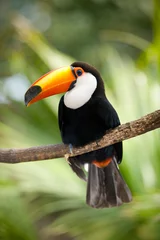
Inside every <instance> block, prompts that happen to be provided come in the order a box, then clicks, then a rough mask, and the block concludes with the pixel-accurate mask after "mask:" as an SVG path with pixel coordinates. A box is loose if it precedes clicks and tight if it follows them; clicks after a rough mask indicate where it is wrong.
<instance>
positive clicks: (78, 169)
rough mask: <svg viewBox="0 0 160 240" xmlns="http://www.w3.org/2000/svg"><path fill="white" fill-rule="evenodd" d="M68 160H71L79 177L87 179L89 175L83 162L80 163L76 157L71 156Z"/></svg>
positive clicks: (70, 162)
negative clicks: (86, 173) (85, 171)
mask: <svg viewBox="0 0 160 240" xmlns="http://www.w3.org/2000/svg"><path fill="white" fill-rule="evenodd" d="M68 162H69V165H70V167H71V168H72V170H73V172H75V173H76V174H77V176H78V177H79V178H81V179H82V180H84V181H87V177H86V175H85V173H84V171H83V169H82V168H83V166H82V164H80V163H79V162H78V161H77V159H76V157H70V158H69V159H68Z"/></svg>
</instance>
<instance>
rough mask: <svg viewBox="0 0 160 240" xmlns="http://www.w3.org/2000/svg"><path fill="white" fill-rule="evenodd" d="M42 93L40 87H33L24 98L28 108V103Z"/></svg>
mask: <svg viewBox="0 0 160 240" xmlns="http://www.w3.org/2000/svg"><path fill="white" fill-rule="evenodd" d="M40 92H42V88H41V87H40V86H33V87H30V88H29V89H28V91H27V92H26V93H25V96H24V102H25V105H26V106H27V105H28V103H29V102H30V101H31V100H32V99H33V98H35V97H36V96H37V95H38V94H39V93H40Z"/></svg>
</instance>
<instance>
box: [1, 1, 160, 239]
mask: <svg viewBox="0 0 160 240" xmlns="http://www.w3.org/2000/svg"><path fill="white" fill-rule="evenodd" d="M74 60H81V61H86V62H88V63H90V64H93V65H94V66H95V67H96V68H97V69H98V70H99V71H100V72H101V74H102V76H103V79H104V80H105V87H106V95H107V97H108V98H109V100H110V101H111V103H112V104H113V105H114V107H115V108H116V110H117V111H118V114H119V116H120V119H121V122H122V123H125V122H127V121H131V120H135V119H137V118H139V117H141V116H143V115H145V114H147V113H150V112H152V111H154V110H157V109H159V106H160V2H159V0H154V1H152V0H134V1H133V0H127V1H126V0H87V1H85V0H81V1H76V0H75V1H74V0H67V1H65V0H46V1H42V0H26V1H25V0H24V1H21V0H13V1H9V0H5V1H4V0H1V3H0V148H14V147H16V148H21V147H29V146H36V145H42V144H55V143H59V142H61V139H60V133H59V130H58V124H57V108H58V102H59V99H60V96H54V97H52V98H48V99H45V100H43V101H41V102H38V103H36V104H34V105H33V106H31V107H30V108H26V107H25V106H24V103H23V98H24V93H25V91H26V90H27V88H28V87H29V86H30V84H31V82H33V81H35V80H36V79H37V78H38V77H40V76H41V75H42V74H44V73H46V72H47V71H49V70H50V69H54V68H57V67H60V66H65V65H68V64H71V63H72V62H73V61H74ZM159 143H160V132H159V130H156V131H153V132H150V133H147V134H145V135H143V136H139V137H136V138H134V139H130V140H127V141H125V142H124V159H123V162H122V164H121V166H120V168H121V171H122V173H123V175H124V178H125V179H126V181H127V183H128V185H129V187H130V188H131V190H132V193H133V202H132V203H131V204H128V205H124V206H122V207H119V208H113V209H100V210H96V209H92V208H90V207H88V206H87V205H86V204H85V195H86V184H85V183H83V182H82V181H81V180H80V179H78V178H77V177H76V176H75V174H74V173H73V172H72V171H71V169H70V168H69V166H68V164H67V163H66V161H65V160H64V159H56V160H49V161H40V162H36V163H34V162H33V163H23V164H16V165H7V164H0V239H2V240H10V239H15V240H21V239H22V240H36V239H40V240H51V239H55V240H71V239H76V240H77V239H78V240H83V239H84V240H86V239H88V240H90V239H92V240H98V239H100V240H112V239H116V240H120V239H130V240H132V239H133V240H141V239H142V240H152V239H155V240H158V239H160V230H159V229H160V146H159Z"/></svg>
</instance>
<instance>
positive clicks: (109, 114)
mask: <svg viewBox="0 0 160 240" xmlns="http://www.w3.org/2000/svg"><path fill="white" fill-rule="evenodd" d="M96 102H97V109H98V112H97V113H98V115H99V117H100V118H101V119H102V120H103V121H104V123H105V126H106V131H107V130H109V129H113V128H115V127H117V126H119V125H120V120H119V117H118V114H117V112H116V110H115V109H114V108H113V106H112V105H111V104H110V102H109V101H108V100H107V99H105V98H100V97H99V98H97V100H96ZM114 147H115V152H116V155H117V162H118V163H120V162H121V161H122V156H123V146H122V142H118V143H115V144H114Z"/></svg>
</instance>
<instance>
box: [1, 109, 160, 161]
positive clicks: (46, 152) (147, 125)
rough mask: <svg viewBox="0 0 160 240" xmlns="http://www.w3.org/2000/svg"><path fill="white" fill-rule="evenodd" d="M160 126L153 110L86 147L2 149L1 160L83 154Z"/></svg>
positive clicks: (42, 158) (31, 159)
mask: <svg viewBox="0 0 160 240" xmlns="http://www.w3.org/2000/svg"><path fill="white" fill-rule="evenodd" d="M157 128H160V110H157V111H155V112H152V113H150V114H148V115H146V116H144V117H142V118H140V119H138V120H135V121H132V122H128V123H125V124H122V125H120V126H118V127H117V128H115V129H113V130H110V131H108V132H107V133H106V134H105V135H104V136H103V138H102V139H100V140H99V141H97V142H93V143H90V144H87V145H86V146H84V147H80V148H73V149H72V153H70V150H69V147H68V146H67V145H64V144H57V145H48V146H39V147H31V148H24V149H23V148H22V149H0V162H3V163H20V162H30V161H38V160H45V159H54V158H60V157H64V156H65V155H67V156H76V155H81V154H83V153H85V152H90V151H93V150H96V149H99V148H102V147H105V146H109V145H111V144H114V143H117V142H120V141H124V140H126V139H129V138H133V137H136V136H138V135H141V134H144V133H146V132H149V131H152V130H154V129H157Z"/></svg>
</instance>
